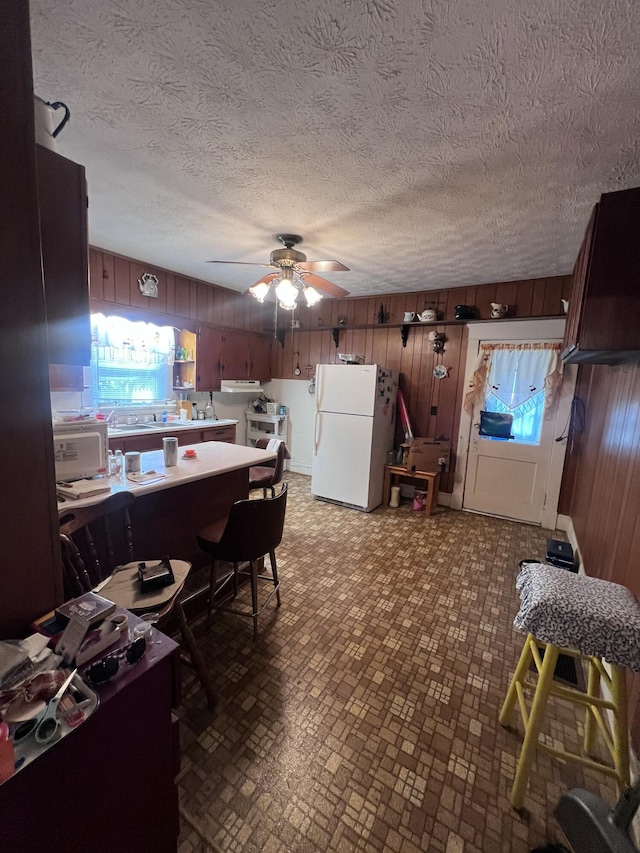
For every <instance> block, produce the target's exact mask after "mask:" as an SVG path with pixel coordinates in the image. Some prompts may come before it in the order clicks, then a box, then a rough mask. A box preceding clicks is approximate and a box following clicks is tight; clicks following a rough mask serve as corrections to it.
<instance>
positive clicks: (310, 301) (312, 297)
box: [304, 286, 322, 308]
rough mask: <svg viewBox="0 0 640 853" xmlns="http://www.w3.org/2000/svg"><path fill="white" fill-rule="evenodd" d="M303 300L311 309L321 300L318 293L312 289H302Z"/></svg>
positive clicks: (320, 295)
mask: <svg viewBox="0 0 640 853" xmlns="http://www.w3.org/2000/svg"><path fill="white" fill-rule="evenodd" d="M304 298H305V299H306V300H307V305H308V306H309V308H313V306H314V305H317V304H318V302H320V300H321V299H322V294H321V293H318V291H317V290H315V289H314V288H313V287H307V286H305V287H304Z"/></svg>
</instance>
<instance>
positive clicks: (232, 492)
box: [58, 441, 276, 567]
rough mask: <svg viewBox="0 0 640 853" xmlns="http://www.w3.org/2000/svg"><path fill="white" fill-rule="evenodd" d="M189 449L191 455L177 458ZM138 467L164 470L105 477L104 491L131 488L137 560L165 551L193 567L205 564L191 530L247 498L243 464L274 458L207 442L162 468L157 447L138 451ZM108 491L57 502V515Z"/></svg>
mask: <svg viewBox="0 0 640 853" xmlns="http://www.w3.org/2000/svg"><path fill="white" fill-rule="evenodd" d="M188 447H191V448H192V449H193V450H195V451H196V453H197V459H189V460H183V459H182V458H181V456H182V453H183V452H184V450H185V449H186V448H188ZM140 458H141V471H142V472H145V471H147V472H148V471H157V472H158V473H161V474H166V475H167V476H166V477H163V478H162V479H161V480H156V481H154V482H148V483H144V484H141V483H134V482H132V481H131V480H127V479H126V477H125V475H123V476H122V477H121V478H120V477H118V478H115V477H110V478H108V479H107V478H105V479H106V480H107V482H108V483H109V485H110V487H111V489H110V493H111V494H115V493H116V492H123V491H127V492H131V493H132V494H133V495H135V498H136V500H135V501H134V503H133V504H132V506H131V509H130V516H131V526H132V530H133V541H134V546H135V557H136V558H137V559H144V560H152V559H160V558H161V557H162V556H163V555H165V554H166V555H168V556H169V557H172V558H174V559H177V560H188V561H189V562H190V563H192V565H193V566H194V567H197V566H204V565H208V563H209V558H208V556H207V555H206V554H205V553H204V552H203V551H200V549H199V547H198V542H197V539H196V534H197V533H198V531H199V530H202V528H204V527H206V526H207V525H209V524H213V522H215V521H217V520H219V519H220V518H224V517H225V516H227V515H228V514H229V511H230V509H231V506H232V505H233V503H234V502H235V501H238V500H242V499H243V498H247V497H248V496H249V468H250V466H251V465H260V464H261V463H264V462H267V461H268V460H270V459H275V458H276V453H275V452H274V451H272V450H258V449H256V448H255V447H245V446H244V445H240V444H226V443H225V442H221V441H209V442H205V443H203V444H193V445H185V446H183V447H180V448H178V464H177V465H176V466H172V467H171V468H165V465H164V459H163V453H162V450H151V451H148V452H146V453H141V454H140ZM108 496H109V493H108V492H105V493H103V494H100V495H94V496H93V497H90V498H83V499H82V500H66V501H65V502H64V503H59V504H58V515H59V517H60V518H63V517H64V515H65V513H68V512H74V510H75V509H76V507H77V508H81V507H83V506H89V505H92V504H95V503H99V502H100V501H103V500H104V499H105V498H107V497H108Z"/></svg>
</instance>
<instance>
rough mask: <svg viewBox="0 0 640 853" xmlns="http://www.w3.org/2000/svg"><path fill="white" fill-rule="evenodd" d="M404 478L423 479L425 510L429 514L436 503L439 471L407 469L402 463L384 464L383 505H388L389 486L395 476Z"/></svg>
mask: <svg viewBox="0 0 640 853" xmlns="http://www.w3.org/2000/svg"><path fill="white" fill-rule="evenodd" d="M396 477H397V478H398V479H400V478H404V479H409V480H423V481H424V482H425V483H426V485H427V502H426V505H425V510H426V514H427V515H431V513H432V511H433V508H434V507H435V506H436V505H437V503H438V490H439V489H440V471H408V470H407V469H406V468H403V467H402V465H385V466H384V488H383V503H384V506H389V499H390V497H391V486H392V485H393V482H394V479H395V478H396Z"/></svg>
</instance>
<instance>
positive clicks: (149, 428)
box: [109, 418, 238, 438]
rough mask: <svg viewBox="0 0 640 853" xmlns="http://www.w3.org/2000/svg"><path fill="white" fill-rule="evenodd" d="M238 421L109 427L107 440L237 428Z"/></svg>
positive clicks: (173, 422)
mask: <svg viewBox="0 0 640 853" xmlns="http://www.w3.org/2000/svg"><path fill="white" fill-rule="evenodd" d="M237 424H238V421H235V420H232V419H231V418H220V420H218V421H213V420H206V419H205V420H203V421H167V422H166V423H160V422H158V421H151V422H149V423H146V424H144V423H142V424H140V423H139V424H120V426H116V427H109V438H124V437H125V436H133V435H149V434H150V433H158V432H159V433H161V434H164V433H167V434H168V435H172V434H173V433H174V432H178V431H182V430H184V429H208V428H215V427H221V426H237Z"/></svg>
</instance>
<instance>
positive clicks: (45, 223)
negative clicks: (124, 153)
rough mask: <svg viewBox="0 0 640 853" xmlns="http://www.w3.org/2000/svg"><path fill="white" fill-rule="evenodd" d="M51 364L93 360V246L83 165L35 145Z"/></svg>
mask: <svg viewBox="0 0 640 853" xmlns="http://www.w3.org/2000/svg"><path fill="white" fill-rule="evenodd" d="M36 164H37V170H38V172H37V174H38V206H39V211H40V240H41V245H42V267H43V271H44V292H45V303H46V311H47V337H48V345H49V363H50V364H72V365H82V364H89V361H90V357H91V328H90V318H89V249H88V230H87V185H86V179H85V170H84V167H83V166H80V165H78V164H77V163H74V162H72V161H71V160H67V159H66V158H65V157H61V156H60V155H59V154H56V152H55V151H50V150H49V149H48V148H43V147H42V146H41V145H36Z"/></svg>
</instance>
